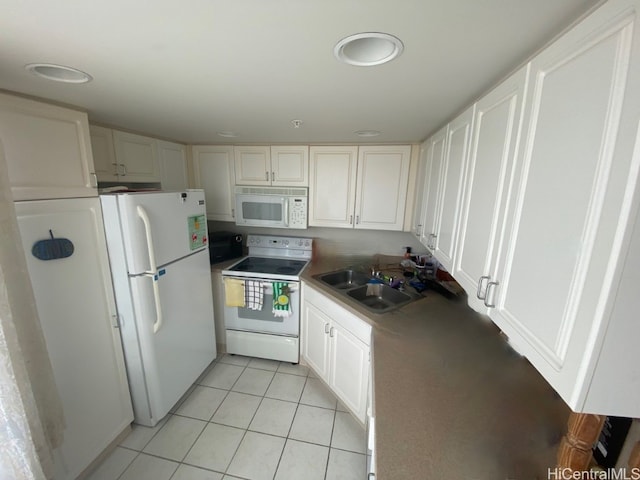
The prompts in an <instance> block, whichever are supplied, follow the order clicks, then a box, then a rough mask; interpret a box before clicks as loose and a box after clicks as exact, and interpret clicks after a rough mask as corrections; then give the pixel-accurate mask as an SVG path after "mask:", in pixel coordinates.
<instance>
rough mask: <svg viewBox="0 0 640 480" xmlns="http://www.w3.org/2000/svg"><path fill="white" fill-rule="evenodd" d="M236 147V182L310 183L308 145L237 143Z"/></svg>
mask: <svg viewBox="0 0 640 480" xmlns="http://www.w3.org/2000/svg"><path fill="white" fill-rule="evenodd" d="M234 150H235V172H236V177H235V183H236V185H267V186H269V185H272V186H282V187H306V186H308V185H309V147H308V146H306V145H283V146H276V145H274V146H271V147H268V146H236V147H235V148H234Z"/></svg>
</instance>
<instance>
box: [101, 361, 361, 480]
mask: <svg viewBox="0 0 640 480" xmlns="http://www.w3.org/2000/svg"><path fill="white" fill-rule="evenodd" d="M365 445H366V443H365V432H364V429H363V428H362V426H360V424H359V423H358V422H357V421H355V420H354V419H353V417H352V416H351V415H350V414H349V413H347V411H346V409H345V408H344V407H342V406H341V405H340V402H338V401H337V400H336V398H335V397H334V396H333V394H332V393H331V392H330V391H329V390H328V389H327V388H326V387H325V386H324V384H323V383H322V382H321V381H320V380H318V379H317V378H315V376H314V375H313V374H312V373H310V372H309V370H308V369H307V368H306V367H304V366H301V365H291V364H290V363H281V362H275V361H271V360H261V359H255V358H248V357H241V356H232V355H225V356H222V357H221V358H219V359H217V360H216V361H215V362H213V363H212V364H211V366H210V367H209V368H208V369H207V371H206V372H205V373H204V374H203V375H202V376H201V377H200V379H199V380H198V381H197V382H196V384H195V385H194V386H193V387H192V388H191V389H190V391H189V392H188V393H187V395H185V397H184V398H183V400H181V401H180V402H178V404H177V405H176V407H174V409H173V410H172V412H171V413H170V414H169V415H167V416H166V417H165V418H164V419H162V421H161V422H160V423H159V424H158V425H156V426H155V427H154V428H148V427H143V426H139V425H134V426H133V430H132V432H131V433H130V434H129V435H128V436H127V438H125V439H124V441H122V443H121V444H120V445H119V446H118V447H116V449H115V450H114V451H113V452H112V453H111V454H110V455H109V456H108V457H107V458H106V459H105V460H104V462H102V463H101V464H100V465H99V466H98V467H97V468H96V469H95V470H94V471H93V472H92V474H91V475H89V479H90V480H222V479H224V480H230V479H246V480H300V479H305V480H316V479H317V480H338V479H340V480H343V479H344V480H350V479H357V480H362V479H364V478H365V468H366V457H365V453H366V450H365Z"/></svg>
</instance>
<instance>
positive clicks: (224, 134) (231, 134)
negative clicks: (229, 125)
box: [218, 132, 238, 138]
mask: <svg viewBox="0 0 640 480" xmlns="http://www.w3.org/2000/svg"><path fill="white" fill-rule="evenodd" d="M218 136H219V137H225V138H236V137H237V136H238V134H237V133H236V132H218Z"/></svg>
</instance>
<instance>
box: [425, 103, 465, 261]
mask: <svg viewBox="0 0 640 480" xmlns="http://www.w3.org/2000/svg"><path fill="white" fill-rule="evenodd" d="M473 113H474V108H473V107H472V108H470V109H468V110H467V111H466V112H464V113H463V114H462V115H460V116H459V117H458V118H456V119H455V120H453V121H452V122H451V123H450V124H449V128H448V130H447V142H446V144H447V147H446V154H445V157H444V165H443V169H442V184H441V190H440V195H439V197H440V198H439V205H438V215H437V218H438V220H437V227H436V237H435V238H434V239H433V246H434V247H435V249H434V252H433V253H434V255H435V256H436V258H437V259H438V261H439V262H440V263H442V265H443V266H444V267H445V268H446V269H447V270H448V271H451V270H452V269H453V257H454V254H455V248H456V240H457V233H458V231H457V230H458V221H459V219H460V210H461V206H462V188H463V184H464V173H465V167H466V166H467V158H468V155H469V147H470V144H471V125H472V123H473Z"/></svg>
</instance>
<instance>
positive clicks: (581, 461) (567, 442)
mask: <svg viewBox="0 0 640 480" xmlns="http://www.w3.org/2000/svg"><path fill="white" fill-rule="evenodd" d="M605 419H606V417H605V416H604V415H590V414H586V413H575V412H571V415H569V421H568V430H567V433H566V435H565V436H564V437H562V441H561V442H560V447H559V448H558V468H561V469H569V470H571V471H574V472H584V471H587V470H589V467H590V465H591V458H592V453H591V449H592V448H593V445H594V444H595V443H596V441H597V440H598V437H599V436H600V431H601V430H602V426H603V425H604V421H605Z"/></svg>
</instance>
